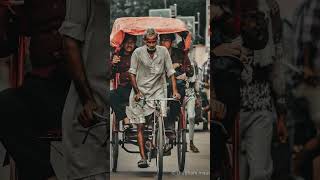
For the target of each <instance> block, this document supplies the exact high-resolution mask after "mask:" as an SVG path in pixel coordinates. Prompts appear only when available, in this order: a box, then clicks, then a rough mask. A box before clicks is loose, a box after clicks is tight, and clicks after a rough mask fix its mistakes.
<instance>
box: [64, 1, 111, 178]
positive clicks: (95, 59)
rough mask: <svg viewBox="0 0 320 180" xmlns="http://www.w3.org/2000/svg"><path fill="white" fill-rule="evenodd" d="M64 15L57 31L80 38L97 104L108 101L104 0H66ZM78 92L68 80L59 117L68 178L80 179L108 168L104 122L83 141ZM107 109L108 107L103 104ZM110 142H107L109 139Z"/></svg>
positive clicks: (105, 5) (106, 14) (105, 170)
mask: <svg viewBox="0 0 320 180" xmlns="http://www.w3.org/2000/svg"><path fill="white" fill-rule="evenodd" d="M66 3H67V13H66V19H65V21H64V23H63V24H62V26H61V29H60V32H61V33H62V34H64V35H67V36H69V37H72V38H74V39H77V40H79V41H81V42H82V47H81V48H82V59H83V61H84V66H85V69H86V74H87V76H88V80H89V83H90V85H91V87H92V90H93V92H94V96H95V99H96V100H97V102H98V104H99V105H102V106H105V105H106V104H107V92H108V91H109V85H108V84H109V83H107V82H108V78H107V70H108V65H107V56H108V49H107V48H108V42H107V39H108V34H107V28H108V25H109V24H108V22H109V21H108V19H107V18H108V15H109V14H108V11H107V4H106V1H104V0H67V2H66ZM82 108H83V107H82V104H81V102H80V99H79V96H78V93H77V91H76V89H75V86H74V84H73V83H72V84H71V87H70V90H69V94H68V97H67V100H66V103H65V108H64V112H63V117H62V129H63V139H62V142H63V146H64V158H65V162H66V171H67V172H66V173H67V179H79V178H84V177H88V176H93V175H96V174H101V173H106V172H109V146H108V147H102V146H101V145H102V144H103V142H104V140H105V138H106V135H107V134H108V133H109V132H108V131H107V127H106V126H101V127H99V128H95V129H94V130H92V131H91V133H90V135H89V137H88V139H87V142H86V143H85V144H82V140H83V138H84V136H85V133H86V129H85V128H83V127H82V126H81V125H80V124H79V122H78V116H79V113H80V112H81V110H82ZM106 109H107V108H106ZM108 144H109V143H108Z"/></svg>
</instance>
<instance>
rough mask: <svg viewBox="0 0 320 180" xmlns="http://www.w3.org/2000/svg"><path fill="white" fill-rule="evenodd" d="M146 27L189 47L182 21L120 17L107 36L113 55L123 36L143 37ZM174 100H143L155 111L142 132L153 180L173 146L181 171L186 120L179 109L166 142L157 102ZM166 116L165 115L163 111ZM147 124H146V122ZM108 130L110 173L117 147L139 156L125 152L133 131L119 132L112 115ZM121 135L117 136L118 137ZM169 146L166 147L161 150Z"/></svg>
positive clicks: (133, 139) (133, 140) (159, 175)
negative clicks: (172, 133)
mask: <svg viewBox="0 0 320 180" xmlns="http://www.w3.org/2000/svg"><path fill="white" fill-rule="evenodd" d="M147 28H154V29H155V30H156V31H157V32H158V33H159V34H167V33H176V35H177V37H180V38H181V40H182V46H183V48H184V50H188V49H189V48H190V45H191V33H190V32H189V31H188V29H187V28H186V25H185V23H184V22H183V21H181V20H179V19H173V18H163V17H124V18H118V19H116V21H115V22H114V25H113V28H112V32H111V35H110V44H111V46H112V47H113V48H114V49H115V52H117V51H119V50H120V45H121V43H122V41H123V39H124V37H125V33H127V34H131V35H136V36H139V35H143V33H144V32H145V30H146V29H147ZM116 86H117V76H116V79H115V81H114V87H115V88H116ZM173 100H175V99H174V98H160V99H143V100H142V101H143V102H144V103H145V102H146V101H153V102H154V103H155V107H156V109H155V112H154V114H153V118H152V120H151V121H149V123H146V128H145V131H144V137H145V150H146V152H147V157H148V161H149V162H151V159H153V158H155V159H156V166H157V179H162V174H163V155H164V153H166V152H168V151H170V150H171V149H173V147H174V146H177V152H178V167H179V171H180V172H183V171H184V167H185V157H186V151H187V142H186V131H187V129H186V127H187V123H186V117H185V112H184V109H183V107H181V112H180V117H179V118H178V127H177V128H176V129H175V134H176V138H175V140H173V141H167V140H166V138H165V136H166V130H165V128H164V121H163V116H162V114H163V112H162V110H161V107H160V103H161V101H173ZM165 113H166V112H165ZM147 122H148V121H147ZM111 127H112V130H111V141H110V143H111V153H110V154H111V161H110V163H111V164H110V166H111V169H112V171H113V172H116V171H117V165H118V155H119V146H120V147H121V148H122V149H124V150H125V151H126V152H128V153H139V151H135V150H132V149H129V148H128V147H127V146H126V145H128V144H133V145H136V146H138V143H137V129H135V128H130V129H123V127H122V126H121V123H119V122H118V121H117V120H116V118H115V116H114V115H113V118H112V125H111ZM119 135H121V136H119ZM165 146H166V147H169V148H165Z"/></svg>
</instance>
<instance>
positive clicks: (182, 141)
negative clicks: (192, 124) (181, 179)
mask: <svg viewBox="0 0 320 180" xmlns="http://www.w3.org/2000/svg"><path fill="white" fill-rule="evenodd" d="M180 118H182V119H180ZM180 118H179V121H178V137H177V146H178V147H177V148H178V151H177V152H178V165H179V171H180V172H183V171H184V167H185V162H186V152H187V139H186V129H185V128H184V127H183V122H184V123H185V120H186V119H185V116H184V115H182V117H180Z"/></svg>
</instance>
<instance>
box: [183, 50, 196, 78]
mask: <svg viewBox="0 0 320 180" xmlns="http://www.w3.org/2000/svg"><path fill="white" fill-rule="evenodd" d="M183 61H184V66H185V67H184V71H185V73H186V75H187V77H192V76H193V74H194V71H193V68H194V67H193V66H192V65H191V61H190V59H189V56H188V54H187V53H185V54H184V60H183Z"/></svg>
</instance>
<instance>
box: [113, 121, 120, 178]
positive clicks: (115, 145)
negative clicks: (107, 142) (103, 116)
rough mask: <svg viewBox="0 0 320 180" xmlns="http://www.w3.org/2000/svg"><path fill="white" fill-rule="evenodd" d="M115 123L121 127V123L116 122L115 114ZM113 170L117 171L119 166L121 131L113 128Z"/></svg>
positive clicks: (117, 127) (117, 126)
mask: <svg viewBox="0 0 320 180" xmlns="http://www.w3.org/2000/svg"><path fill="white" fill-rule="evenodd" d="M113 117H114V118H113V123H116V124H115V126H116V127H115V128H116V129H119V123H117V122H116V119H115V116H113ZM111 142H112V143H111V145H112V154H111V155H112V161H111V162H112V172H117V168H118V156H119V133H118V131H114V129H112V141H111Z"/></svg>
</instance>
